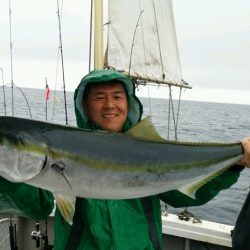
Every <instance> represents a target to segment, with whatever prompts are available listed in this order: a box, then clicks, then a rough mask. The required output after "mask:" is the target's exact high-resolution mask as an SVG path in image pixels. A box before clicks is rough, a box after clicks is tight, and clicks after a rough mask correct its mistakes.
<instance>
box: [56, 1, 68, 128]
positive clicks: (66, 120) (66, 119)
mask: <svg viewBox="0 0 250 250" xmlns="http://www.w3.org/2000/svg"><path fill="white" fill-rule="evenodd" d="M57 15H58V27H59V41H60V53H61V63H62V77H63V94H64V110H65V123H66V125H68V114H67V97H66V90H65V75H64V61H63V46H62V32H61V20H60V12H59V3H58V0H57Z"/></svg>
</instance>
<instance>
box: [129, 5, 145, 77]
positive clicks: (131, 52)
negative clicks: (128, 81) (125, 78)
mask: <svg viewBox="0 0 250 250" xmlns="http://www.w3.org/2000/svg"><path fill="white" fill-rule="evenodd" d="M143 12H144V10H141V12H140V15H139V17H138V20H137V23H136V26H135V30H134V35H133V41H132V46H131V51H130V58H129V68H128V74H129V75H130V70H131V63H132V55H133V48H134V45H135V43H134V41H135V35H136V31H137V28H138V26H139V25H138V23H139V21H140V18H141V16H142V13H143Z"/></svg>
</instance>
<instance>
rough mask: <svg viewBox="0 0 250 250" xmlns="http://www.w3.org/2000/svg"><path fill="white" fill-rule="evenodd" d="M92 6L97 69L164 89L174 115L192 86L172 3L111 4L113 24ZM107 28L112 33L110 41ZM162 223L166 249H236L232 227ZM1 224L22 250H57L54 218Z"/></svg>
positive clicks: (165, 217) (4, 219)
mask: <svg viewBox="0 0 250 250" xmlns="http://www.w3.org/2000/svg"><path fill="white" fill-rule="evenodd" d="M93 7H94V13H95V14H94V19H95V22H94V24H95V27H94V28H93V29H94V37H95V41H94V53H93V54H94V68H112V69H115V70H118V71H119V72H122V73H124V74H126V75H129V76H130V77H132V78H134V79H135V80H136V81H137V83H138V88H140V86H145V85H155V86H160V87H163V88H164V91H165V90H166V91H169V107H171V109H170V110H173V98H172V88H179V90H180V96H181V91H182V90H183V89H184V88H188V89H191V88H192V87H191V85H189V84H188V83H186V82H185V81H184V79H183V76H182V73H181V63H180V59H179V52H178V45H177V38H176V31H175V24H174V15H173V6H172V1H171V0H158V1H153V0H143V1H140V0H138V1H137V0H119V1H118V0H110V1H109V5H108V8H109V11H108V13H109V18H108V22H103V14H102V13H103V2H102V1H101V0H95V1H94V6H93ZM124 10H126V11H124ZM125 12H127V13H128V14H129V15H128V16H127V15H125ZM104 23H106V24H105V26H104ZM124 27H126V29H125V28H124ZM103 29H105V30H106V31H107V34H106V38H107V41H106V42H104V37H105V35H104V36H103ZM104 44H105V47H106V50H105V51H104V46H103V45H104ZM91 55H92V53H91V54H90V57H91ZM178 109H179V108H178V107H177V113H174V112H172V121H173V138H174V139H178V133H177V128H178ZM170 130H171V126H170V124H169V133H168V138H171V135H170ZM162 222H163V227H162V233H163V243H164V247H163V249H171V250H195V249H214V250H216V249H218V250H219V249H220V250H224V249H225V250H226V249H231V247H232V239H231V234H232V231H233V229H234V227H233V226H231V225H225V224H221V223H215V222H211V221H206V220H201V221H200V220H197V219H196V218H194V217H192V216H189V217H188V216H187V217H185V219H183V217H180V216H179V215H175V214H171V213H168V212H167V211H164V210H163V213H162ZM0 225H5V230H6V225H7V226H9V225H11V228H12V227H14V228H15V225H16V234H17V235H18V237H17V245H18V249H31V250H32V249H52V245H53V238H54V235H53V233H54V232H53V213H52V214H51V215H50V217H49V218H48V220H47V221H39V222H37V221H32V220H28V219H26V218H22V217H15V216H14V217H12V218H10V217H9V215H8V214H1V219H0ZM13 225H14V226H13ZM23 239H25V240H23ZM9 240H10V235H9V233H8V231H6V234H5V237H4V238H2V239H1V241H0V248H1V247H3V249H14V248H13V247H11V248H10V247H9ZM14 247H15V246H14Z"/></svg>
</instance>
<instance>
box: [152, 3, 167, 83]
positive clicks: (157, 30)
mask: <svg viewBox="0 0 250 250" xmlns="http://www.w3.org/2000/svg"><path fill="white" fill-rule="evenodd" d="M153 6H154V16H155V24H156V32H157V39H158V46H159V53H160V60H161V70H162V78H163V79H165V74H164V68H163V60H162V54H161V44H160V36H159V29H158V22H157V17H156V10H155V1H153Z"/></svg>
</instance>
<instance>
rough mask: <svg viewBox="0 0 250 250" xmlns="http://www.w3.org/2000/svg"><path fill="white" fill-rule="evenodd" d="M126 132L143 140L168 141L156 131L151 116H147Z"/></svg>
mask: <svg viewBox="0 0 250 250" xmlns="http://www.w3.org/2000/svg"><path fill="white" fill-rule="evenodd" d="M126 134H128V135H130V136H132V137H134V138H136V139H139V140H143V141H152V142H166V140H165V139H164V138H162V137H161V136H160V135H159V133H158V132H157V131H156V129H155V127H154V125H153V123H152V120H151V117H150V116H147V117H145V118H144V119H143V120H141V121H140V122H139V123H137V124H136V125H135V126H134V127H132V128H131V129H129V130H128V131H127V132H126Z"/></svg>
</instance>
